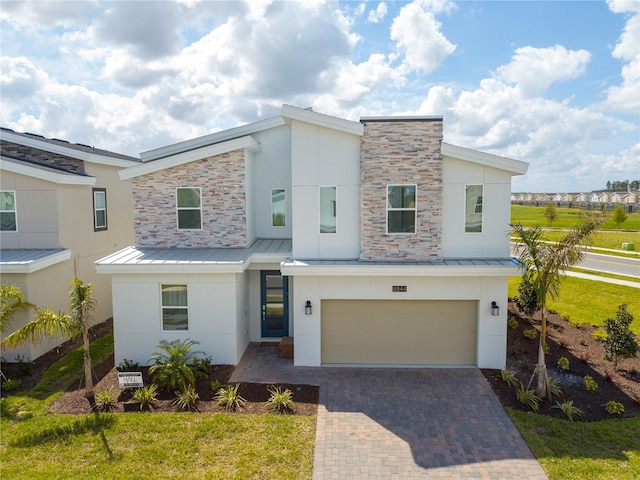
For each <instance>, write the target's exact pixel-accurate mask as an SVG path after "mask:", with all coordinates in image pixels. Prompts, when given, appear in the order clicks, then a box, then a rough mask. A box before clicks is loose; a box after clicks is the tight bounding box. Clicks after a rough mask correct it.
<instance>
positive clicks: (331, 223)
mask: <svg viewBox="0 0 640 480" xmlns="http://www.w3.org/2000/svg"><path fill="white" fill-rule="evenodd" d="M336 231H337V224H336V187H320V233H336Z"/></svg>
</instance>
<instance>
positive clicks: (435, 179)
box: [360, 119, 442, 261]
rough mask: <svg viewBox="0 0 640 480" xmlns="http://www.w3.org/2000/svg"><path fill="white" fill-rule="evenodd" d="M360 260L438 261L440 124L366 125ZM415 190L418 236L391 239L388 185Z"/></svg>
mask: <svg viewBox="0 0 640 480" xmlns="http://www.w3.org/2000/svg"><path fill="white" fill-rule="evenodd" d="M362 123H364V134H363V136H362V143H361V148H360V180H361V186H360V192H361V193H360V203H361V205H360V207H361V209H360V211H361V224H360V225H361V226H360V259H361V260H368V261H371V260H403V261H404V260H406V261H420V260H440V259H441V243H440V242H441V230H442V227H441V216H442V154H441V151H440V144H441V142H442V119H415V120H414V119H409V120H402V119H398V120H362ZM389 184H416V185H417V192H416V195H417V219H416V234H415V235H403V234H391V235H389V234H387V233H386V222H387V205H386V201H387V185H389Z"/></svg>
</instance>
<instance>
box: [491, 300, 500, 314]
mask: <svg viewBox="0 0 640 480" xmlns="http://www.w3.org/2000/svg"><path fill="white" fill-rule="evenodd" d="M491 315H493V316H494V317H497V316H498V315H500V307H499V306H498V304H497V303H496V302H491Z"/></svg>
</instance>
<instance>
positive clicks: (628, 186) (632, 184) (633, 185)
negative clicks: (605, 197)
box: [605, 180, 640, 192]
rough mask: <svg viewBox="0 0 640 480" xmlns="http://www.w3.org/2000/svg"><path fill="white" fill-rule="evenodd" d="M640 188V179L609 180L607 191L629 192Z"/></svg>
mask: <svg viewBox="0 0 640 480" xmlns="http://www.w3.org/2000/svg"><path fill="white" fill-rule="evenodd" d="M633 190H640V180H631V181H629V180H614V181H613V182H611V181H608V182H607V186H606V187H605V191H608V192H629V191H633Z"/></svg>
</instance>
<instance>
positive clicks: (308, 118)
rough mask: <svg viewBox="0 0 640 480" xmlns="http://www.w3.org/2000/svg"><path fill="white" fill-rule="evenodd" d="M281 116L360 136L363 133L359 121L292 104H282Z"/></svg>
mask: <svg viewBox="0 0 640 480" xmlns="http://www.w3.org/2000/svg"><path fill="white" fill-rule="evenodd" d="M282 116H283V117H284V118H285V120H286V119H290V120H297V121H299V122H304V123H309V124H311V125H316V126H318V127H324V128H330V129H332V130H338V131H340V132H344V133H350V134H352V135H358V136H360V137H361V136H362V135H363V133H364V125H362V124H361V123H360V122H354V121H351V120H345V119H343V118H338V117H332V116H330V115H325V114H323V113H316V112H314V111H312V110H306V109H304V108H299V107H294V106H292V105H286V104H285V105H282Z"/></svg>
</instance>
